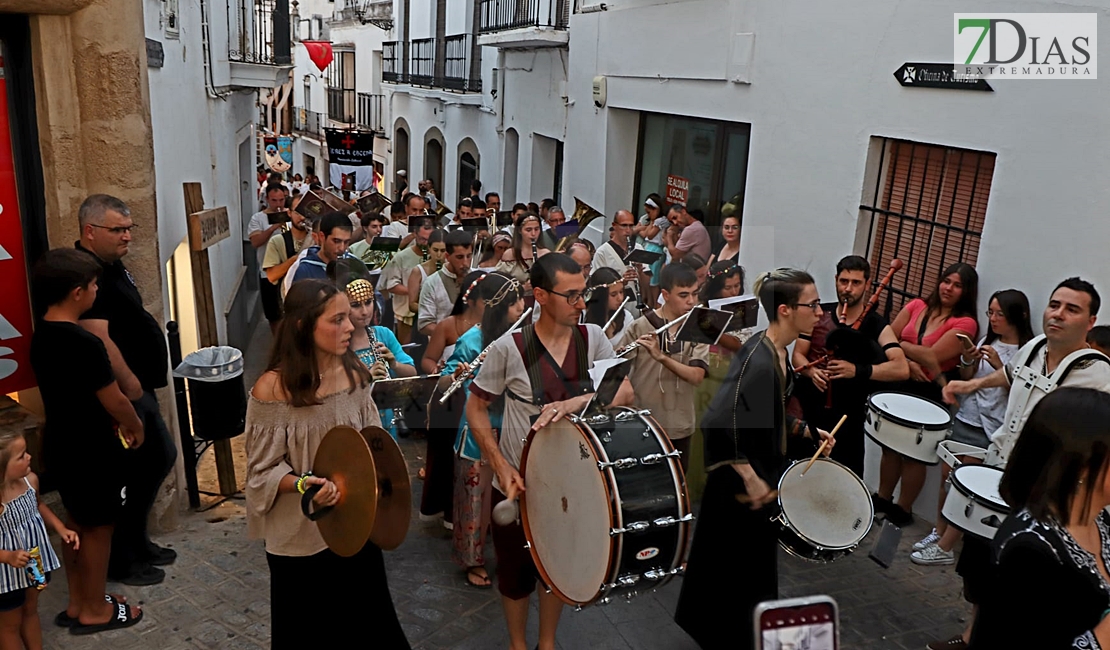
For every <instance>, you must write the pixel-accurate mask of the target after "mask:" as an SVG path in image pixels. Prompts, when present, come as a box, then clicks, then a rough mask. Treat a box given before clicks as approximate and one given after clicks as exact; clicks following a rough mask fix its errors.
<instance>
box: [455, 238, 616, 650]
mask: <svg viewBox="0 0 1110 650" xmlns="http://www.w3.org/2000/svg"><path fill="white" fill-rule="evenodd" d="M529 273H530V278H529V279H530V280H531V283H532V289H533V291H534V292H535V296H536V303H537V304H538V305H541V306H542V307H543V311H542V312H541V314H540V319H539V321H537V322H536V323H534V324H530V325H527V326H525V327H524V328H522V329H521V331H520V332H517V333H514V334H512V335H509V336H503V337H501V338H500V339H498V340H497V341H496V342H495V343H494V344H493V346H492V347H491V348H490V351H489V353H488V354H487V355H486V360H485V363H483V365H482V371H481V373H479V374H478V376H477V378H476V379H475V380H474V383H473V384H471V388H470V391H471V392H470V398H469V400H468V401H467V406H466V417H467V423H468V426H469V427H470V430H471V432H473V433H474V435H475V438H476V439H477V440H478V444H479V446H480V447H481V449H482V458H484V459H487V460H488V462H489V463H490V466H491V467H492V468H493V470H494V479H493V488H494V491H493V498H492V504H493V505H496V504H498V503H500V502H501V501H504V500H506V499H510V500H511V499H515V498H517V496H518V495H519V494H520V493H521V492H523V490H524V488H525V486H524V481H523V479H522V478H521V476H520V473H519V471H518V468H519V467H520V456H521V453H522V452H523V449H524V442H523V439H524V438H526V437H527V435H528V431H529V430H530V429H534V430H540V429H542V428H543V427H545V426H547V425H549V424H551V423H552V422H555V421H558V420H560V419H562V418H563V417H565V416H566V415H567V414H570V413H578V412H580V411H582V409H584V408H585V407H586V405H587V403H588V402H589V400H590V399H591V398H592V393H593V382H592V381H591V380H590V376H589V369H590V367H591V366H592V365H593V364H594V362H596V361H598V360H601V359H611V358H613V346H612V345H610V344H609V340H608V339H607V338H606V337H605V333H604V332H602V330H601V328H600V327H599V326H597V325H579V324H578V319H579V316H580V315H581V313H582V311H583V310H585V308H586V301H585V299H584V297H583V293H584V292H585V290H586V280H585V278H583V277H582V273H581V271H580V268H579V265H578V263H576V262H575V261H574V260H572V259H571V258H570V257H569V256H567V255H564V254H562V253H550V254H548V255H544V256H543V257H541V258H540V259H539V261H538V262H537V263H536V264H535V265H533V267H532V269H531V271H530V272H529ZM502 396H505V397H507V398H508V399H506V400H504V403H505V410H504V417H503V420H502V429H501V430H502V432H503V435H501V436H500V442H499V441H498V438H497V435H496V434H495V432H494V431H493V429H492V428H491V426H490V419H489V410H490V404H491V403H493V402H494V401H496V400H498V399H499V398H500V397H502ZM631 403H632V387H631V384H629V382H628V380H627V379H625V380H624V382H623V383H622V384H621V387H620V389H619V390H618V391H617V396H616V398H615V399H614V400H613V405H627V404H631ZM540 435H542V434H540ZM493 544H494V549H495V551H496V553H497V587H498V589H499V590H500V592H501V604H502V607H503V608H504V611H505V619H506V622H507V624H508V628H509V642H510V645H511V647H512V648H514V649H515V648H525V647H527V646H526V642H525V631H526V628H527V624H528V601H529V596H530V595H531V593H532V592H533V591H535V589H536V583H537V579H538V577H539V576H538V573H537V570H536V566H535V564H534V563H533V561H532V556H531V555H530V554H529V551H528V550H527V549H526V548H525V538H524V530H523V528H522V527H521V525H520V524H519V523H513V524H510V525H508V526H494V527H493ZM539 605H540V639H539V647H540V648H541V649H542V650H553V648H554V647H555V628H556V627H557V626H558V623H559V615H560V613H561V612H562V609H563V603H562V601H561V600H559V598H558V597H557V596H556V595H554V594H552V593H545V591H544V590H542V589H541V590H540V592H539Z"/></svg>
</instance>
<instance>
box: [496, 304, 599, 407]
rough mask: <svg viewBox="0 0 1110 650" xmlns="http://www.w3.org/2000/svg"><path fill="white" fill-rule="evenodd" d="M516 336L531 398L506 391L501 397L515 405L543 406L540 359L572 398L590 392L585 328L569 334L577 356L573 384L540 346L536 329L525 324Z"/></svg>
mask: <svg viewBox="0 0 1110 650" xmlns="http://www.w3.org/2000/svg"><path fill="white" fill-rule="evenodd" d="M518 336H520V337H521V339H520V340H521V342H522V343H523V349H522V350H521V352H522V354H523V357H524V367H525V369H526V370H527V371H528V381H529V383H531V385H532V399H525V398H523V397H521V396H520V395H517V394H516V393H514V392H513V391H511V390H506V391H505V395H506V396H508V397H509V398H511V399H514V400H516V401H518V402H523V403H525V404H531V405H532V406H536V407H538V406H543V404H544V399H543V375H542V373H541V371H540V363H541V362H542V361H541V357H542V358H543V359H546V360H547V363H549V364H550V365H551V368H552V369H553V370H554V371H555V374H556V376H558V377H559V380H560V381H562V382H563V385H564V386H566V387H567V392H568V393H570V394H571V396H573V397H577V396H579V395H585V394H586V393H589V392H592V391H593V382H592V381H591V380H590V371H589V349H588V348H587V345H586V328H585V327H584V326H582V325H579V326H578V327H575V328H574V333H573V334H572V335H571V339H572V345H574V349H575V353H576V356H577V359H576V361H577V364H578V377H579V380H578V381H577V382H572V381H570V380H569V379H568V378H567V376H566V373H564V372H563V369H562V367H560V365H559V364H558V363H556V362H555V358H554V357H552V356H551V353H550V352H548V351H547V348H545V347H544V345H543V342H542V341H540V338H539V337H538V336H536V328H535V325H533V324H528V325H525V326H524V327H523V328H521V331H520V333H519V334H518Z"/></svg>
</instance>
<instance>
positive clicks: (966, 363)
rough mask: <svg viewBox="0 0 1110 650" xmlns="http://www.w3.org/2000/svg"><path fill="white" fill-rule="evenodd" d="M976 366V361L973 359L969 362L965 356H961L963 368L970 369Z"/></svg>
mask: <svg viewBox="0 0 1110 650" xmlns="http://www.w3.org/2000/svg"><path fill="white" fill-rule="evenodd" d="M974 365H975V360H974V359H972V360H971V361H968V360H967V358H966V357H965V356H964V355H963V354H961V355H960V366H961V367H964V368H970V367H971V366H974Z"/></svg>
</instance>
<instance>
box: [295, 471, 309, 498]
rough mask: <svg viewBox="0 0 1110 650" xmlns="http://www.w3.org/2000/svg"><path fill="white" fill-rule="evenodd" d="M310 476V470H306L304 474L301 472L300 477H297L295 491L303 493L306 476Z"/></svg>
mask: <svg viewBox="0 0 1110 650" xmlns="http://www.w3.org/2000/svg"><path fill="white" fill-rule="evenodd" d="M310 476H312V472H306V473H304V474H301V477H300V478H299V479H297V492H300V493H301V494H304V493H305V487H304V486H305V483H306V482H307V481H308V477H310Z"/></svg>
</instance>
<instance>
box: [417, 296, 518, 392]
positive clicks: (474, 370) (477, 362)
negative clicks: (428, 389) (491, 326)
mask: <svg viewBox="0 0 1110 650" xmlns="http://www.w3.org/2000/svg"><path fill="white" fill-rule="evenodd" d="M531 314H532V308H531V307H529V308H528V309H525V310H524V313H523V314H521V315H520V318H518V319H516V322H515V323H513V325H512V327H510V328H509V329H508V330H506V334H508V333H511V332H514V331H516V329H517V328H518V327H520V326H521V324H522V323H524V319H526V318H528V316H529V315H531ZM500 340H501V339H500V338H498V339H497V340H495V341H494V342H493V343H497V341H500ZM493 343H490V344H489V345H487V346H486V349H484V350H482V351H481V352H479V353H478V356H477V357H475V359H474V364H473V365H471V366H470V371H469V372H465V373H463V374H462V376H461V377H459V378H458V379H456V380H455V381H453V382H451V385H450V386H448V387H447V390H445V391H443V395H442V396H441V397H440V398H439V403H440V404H446V403H447V400H448V398H450V397H451V395H452V394H454V392H455V391H457V390H458V389H460V388H462V385H463V384H465V383H466V382H467V381H469V380H471V379H474V376H475V375H477V374H478V368H480V367H481V365H482V362H483V361H485V360H486V355H487V354H489V351H490V348H492V347H493Z"/></svg>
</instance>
